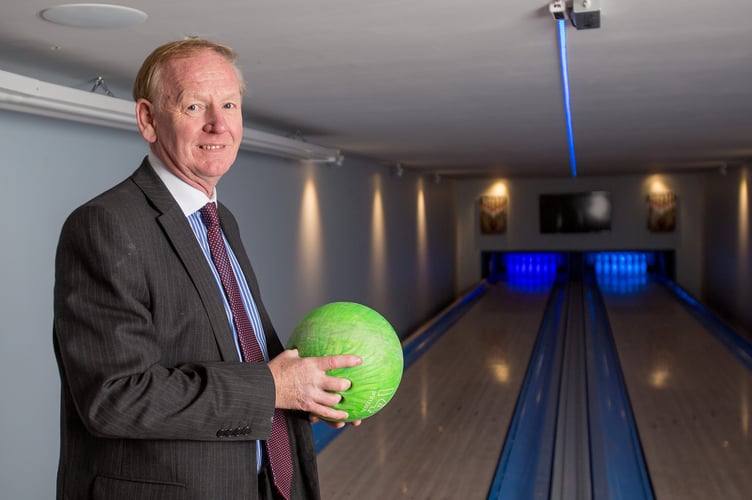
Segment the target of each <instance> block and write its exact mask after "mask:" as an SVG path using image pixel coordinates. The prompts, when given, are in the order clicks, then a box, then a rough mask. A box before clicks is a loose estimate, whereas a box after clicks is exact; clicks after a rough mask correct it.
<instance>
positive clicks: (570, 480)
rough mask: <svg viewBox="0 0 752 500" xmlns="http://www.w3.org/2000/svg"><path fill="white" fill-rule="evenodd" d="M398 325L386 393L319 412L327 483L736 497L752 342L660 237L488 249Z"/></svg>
mask: <svg viewBox="0 0 752 500" xmlns="http://www.w3.org/2000/svg"><path fill="white" fill-rule="evenodd" d="M482 260H483V269H484V271H483V273H484V279H483V281H482V282H481V283H480V284H479V285H478V286H477V287H476V288H474V289H473V290H471V291H469V292H468V293H467V294H466V295H464V296H463V297H461V298H460V299H458V300H457V301H456V302H455V303H453V304H452V305H451V306H449V307H447V308H446V309H445V310H444V311H442V313H441V314H439V315H438V316H437V317H436V318H435V319H434V320H433V321H432V322H430V323H429V324H427V325H424V326H423V327H422V328H420V329H419V330H418V331H416V332H414V333H413V334H412V335H411V336H410V337H409V338H407V339H405V341H404V342H403V350H404V355H405V371H404V374H403V378H402V383H401V386H400V388H399V390H398V391H397V394H396V395H395V396H394V398H393V399H392V401H391V402H390V403H389V405H387V406H386V407H385V408H384V409H383V410H382V411H381V412H380V413H378V414H376V415H374V416H372V417H370V418H369V419H367V420H365V421H364V422H363V424H362V426H361V427H359V428H348V429H345V430H344V431H332V430H331V429H330V428H328V427H326V426H324V425H323V424H317V425H316V426H314V433H315V435H316V441H317V442H316V445H317V448H318V452H319V453H318V463H319V472H320V476H321V485H322V496H323V498H326V499H328V500H335V499H355V498H357V499H374V500H376V499H378V500H382V499H386V498H388V499H396V498H412V499H435V500H439V499H486V498H487V499H505V500H506V499H549V498H550V499H571V500H585V499H591V498H592V499H617V498H619V499H629V500H640V499H653V498H657V499H682V500H692V499H697V500H707V499H742V498H749V497H750V495H752V474H751V473H750V471H752V438H750V432H751V430H750V412H751V410H752V343H751V342H750V338H749V335H748V333H745V332H741V331H737V330H735V329H733V328H732V327H730V326H729V325H728V324H726V323H725V322H723V321H722V320H721V319H719V317H717V316H716V315H714V314H713V313H712V312H711V311H709V310H707V309H706V308H704V307H703V306H702V305H701V304H699V303H698V302H697V301H696V300H694V298H693V297H692V296H691V295H690V294H688V293H687V292H686V291H684V290H683V289H682V288H681V287H679V286H678V285H677V284H676V283H675V282H674V280H673V267H674V262H673V261H674V256H673V254H672V252H660V251H645V252H639V251H637V252H634V251H632V252H545V253H544V252H540V253H518V252H508V253H505V252H486V253H484V254H483V256H482Z"/></svg>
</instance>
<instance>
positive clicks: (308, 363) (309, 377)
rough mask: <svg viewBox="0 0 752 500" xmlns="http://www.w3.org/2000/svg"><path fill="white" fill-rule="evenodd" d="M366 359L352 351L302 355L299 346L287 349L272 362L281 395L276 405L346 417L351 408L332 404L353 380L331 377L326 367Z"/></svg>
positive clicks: (341, 365)
mask: <svg viewBox="0 0 752 500" xmlns="http://www.w3.org/2000/svg"><path fill="white" fill-rule="evenodd" d="M362 362H363V360H362V359H361V358H360V357H358V356H354V355H349V354H345V355H338V356H322V357H310V358H301V357H300V355H299V354H298V350H297V349H291V350H286V351H283V352H282V353H281V354H280V355H279V356H277V357H276V358H274V359H272V360H271V361H270V362H269V370H271V372H272V377H273V378H274V386H275V392H276V398H277V400H276V405H275V406H276V407H277V408H282V409H286V410H302V411H306V412H309V413H312V414H315V415H319V416H321V417H324V418H326V419H332V420H344V419H346V418H347V412H344V411H341V410H335V409H333V408H331V406H333V405H336V404H337V403H339V402H340V400H341V399H342V397H341V396H340V395H339V394H336V393H337V392H342V391H346V390H347V389H349V388H350V381H349V380H347V379H344V378H338V377H331V376H329V375H327V374H326V371H327V370H332V369H334V368H347V367H351V366H358V365H359V364H361V363H362ZM359 423H360V422H358V424H359ZM343 425H344V424H343ZM339 427H341V426H339Z"/></svg>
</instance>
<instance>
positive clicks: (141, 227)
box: [54, 39, 361, 500]
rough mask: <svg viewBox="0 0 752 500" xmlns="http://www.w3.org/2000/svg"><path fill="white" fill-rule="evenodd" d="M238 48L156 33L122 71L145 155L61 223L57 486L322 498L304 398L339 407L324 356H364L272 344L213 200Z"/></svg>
mask: <svg viewBox="0 0 752 500" xmlns="http://www.w3.org/2000/svg"><path fill="white" fill-rule="evenodd" d="M234 59H235V54H234V51H233V50H232V49H230V48H228V47H225V46H223V45H220V44H215V43H213V42H209V41H206V40H198V39H191V40H183V41H178V42H173V43H169V44H166V45H164V46H162V47H160V48H158V49H156V50H155V51H154V52H153V53H152V54H151V55H150V56H149V57H148V58H147V59H146V60H145V61H144V64H143V66H142V68H141V70H140V71H139V74H138V76H137V78H136V82H135V85H134V98H135V99H136V118H137V121H138V126H139V130H140V131H141V135H142V136H143V138H144V139H145V140H146V141H147V142H148V143H149V145H150V154H149V156H148V157H147V158H146V159H144V161H143V163H142V164H141V166H140V167H139V168H138V169H137V170H136V171H135V173H134V174H133V175H132V176H131V177H130V178H128V179H127V180H125V181H123V182H122V183H120V184H118V185H117V186H115V187H113V188H112V189H110V190H109V191H107V192H105V193H103V194H102V195H100V196H98V197H96V198H95V199H93V200H92V201H90V202H88V203H86V204H85V205H83V206H82V207H80V208H78V209H77V210H75V211H74V212H73V213H72V214H71V216H70V217H69V218H68V220H67V221H66V223H65V225H64V227H63V230H62V233H61V236H60V242H59V246H58V253H57V258H56V276H55V297H54V298H55V319H54V343H55V353H56V357H57V360H58V365H59V370H60V377H61V382H62V400H61V414H62V417H61V452H60V464H59V470H58V487H57V496H58V498H59V499H61V498H64V499H76V500H81V499H88V498H92V499H107V500H118V499H128V500H144V499H151V498H153V499H159V500H168V499H177V498H180V499H196V500H199V499H200V500H215V499H216V500H232V499H240V498H243V499H251V498H294V499H308V498H318V497H319V491H318V479H317V470H316V463H315V450H314V445H313V440H312V436H311V428H310V423H309V418H310V420H312V421H315V420H316V418H312V417H309V414H315V415H319V416H322V417H324V418H327V419H333V420H343V419H344V418H346V416H347V415H346V413H344V412H341V411H336V410H334V409H332V408H331V406H332V405H334V404H336V403H337V402H338V401H339V399H340V397H339V395H337V394H335V393H336V392H337V391H343V390H346V389H347V388H348V387H349V381H347V380H345V379H341V378H335V377H330V376H327V375H326V370H328V369H332V368H335V367H348V366H355V365H357V364H359V363H360V362H361V360H360V358H358V357H356V356H332V357H321V358H305V359H303V358H300V357H299V356H298V353H297V351H294V350H293V351H285V350H283V347H282V345H281V343H280V341H279V339H278V337H277V335H276V333H275V331H274V328H273V327H272V324H271V321H270V319H269V317H268V315H267V312H266V310H265V309H264V307H263V304H262V303H261V298H260V293H259V289H258V284H257V282H256V278H255V276H254V273H253V270H252V269H251V264H250V261H249V260H248V257H247V256H246V252H245V250H244V248H243V245H242V243H241V241H240V234H239V230H238V226H237V224H236V222H235V219H234V218H233V216H232V214H231V213H230V212H229V211H228V210H227V209H226V208H225V207H224V206H223V205H221V204H216V189H215V186H216V185H217V182H218V181H219V180H220V179H221V178H222V176H223V175H224V174H225V173H226V172H227V171H228V170H229V168H230V166H231V165H232V163H233V162H234V161H235V157H236V155H237V152H238V147H239V145H240V141H241V139H242V133H243V125H242V117H241V99H242V96H243V91H244V84H243V80H242V76H241V74H240V72H239V70H238V69H237V68H236V66H235V65H234ZM212 214H213V215H212ZM217 216H218V218H219V222H220V224H221V229H220V227H219V226H218V225H217V224H216V222H217V221H216V217H217ZM212 217H214V218H213V219H212ZM229 269H231V270H230V271H229V272H228V270H229ZM228 276H229V277H228ZM249 332H250V333H249ZM358 423H359V422H356V424H358ZM340 425H342V424H340ZM280 457H281V458H280ZM280 464H282V465H281V466H280Z"/></svg>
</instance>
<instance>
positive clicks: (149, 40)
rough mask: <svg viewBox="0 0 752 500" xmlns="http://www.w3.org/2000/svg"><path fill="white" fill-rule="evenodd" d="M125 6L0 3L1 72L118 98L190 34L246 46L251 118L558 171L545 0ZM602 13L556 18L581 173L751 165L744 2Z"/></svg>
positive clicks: (557, 76)
mask: <svg viewBox="0 0 752 500" xmlns="http://www.w3.org/2000/svg"><path fill="white" fill-rule="evenodd" d="M109 3H116V2H109ZM119 4H120V5H124V6H129V7H134V8H137V9H140V10H143V11H144V12H146V13H147V14H148V16H149V17H148V19H147V21H146V22H145V23H143V24H140V25H137V26H134V27H128V28H116V29H92V28H73V27H65V26H59V25H55V24H52V23H49V22H47V21H44V20H43V19H42V18H41V17H40V16H39V12H40V11H41V10H43V9H45V8H48V7H51V6H53V5H56V4H55V3H54V0H52V1H51V0H24V1H18V0H0V69H4V70H6V71H13V72H16V73H20V74H23V75H26V76H31V77H34V78H38V79H41V80H45V81H50V82H52V83H57V84H62V85H66V86H71V87H76V88H80V89H86V90H88V89H90V88H92V87H93V83H94V81H95V79H96V78H97V77H98V76H102V77H104V80H105V82H106V84H107V85H108V87H109V88H110V90H112V91H113V92H114V93H115V94H116V95H117V96H118V97H123V98H129V95H130V86H131V84H132V81H133V77H134V75H135V73H136V71H137V69H138V66H139V65H140V63H141V61H142V60H143V59H144V57H145V56H146V55H147V54H148V53H149V52H150V51H151V50H152V49H153V48H154V47H156V46H157V45H159V44H161V43H163V42H166V41H168V40H173V39H177V38H182V37H185V36H202V37H207V38H211V39H215V40H218V41H221V42H223V43H227V44H229V45H231V46H233V47H234V48H235V49H237V50H238V52H239V54H240V60H239V62H240V66H241V67H242V68H243V70H244V73H245V75H246V79H247V80H248V83H249V89H250V92H249V94H248V97H247V101H246V102H245V103H244V107H245V113H246V117H247V122H246V125H250V126H254V127H257V128H267V129H269V128H270V129H271V130H274V131H276V132H278V133H280V134H281V135H288V134H290V135H291V134H295V133H299V134H302V136H303V137H305V139H306V140H308V141H309V142H312V143H316V144H321V145H324V146H329V147H333V148H337V149H341V150H342V151H343V152H344V154H345V157H347V156H348V155H364V156H367V157H371V158H374V159H376V160H378V161H382V162H384V163H385V164H396V163H401V164H403V165H404V167H405V168H406V169H415V170H418V169H420V170H425V171H426V172H430V173H440V174H442V175H447V176H451V175H501V176H509V177H511V176H531V175H534V176H545V177H566V176H569V175H570V163H569V154H568V149H567V133H566V124H565V119H564V116H565V115H564V108H563V95H562V85H561V72H560V68H559V49H558V38H557V29H556V23H555V21H554V20H553V18H552V17H551V15H550V14H549V13H548V2H546V1H539V0H537V1H527V2H526V1H519V0H518V1H516V2H515V1H509V0H371V1H370V2H359V1H357V0H316V1H312V0H211V1H207V0H201V1H199V0H160V1H154V0H125V1H122V2H119ZM601 9H602V10H601V27H600V28H599V29H591V30H580V31H578V30H575V29H574V28H573V27H571V26H569V28H568V29H567V44H568V58H569V78H570V87H571V104H572V117H573V125H574V141H575V148H576V158H577V172H578V176H590V175H604V174H621V173H629V172H657V171H663V172H666V171H672V170H681V171H686V170H692V169H703V168H719V167H720V166H721V165H728V166H731V167H733V166H735V165H739V164H743V163H749V162H752V90H751V89H752V22H751V21H750V17H752V3H750V2H749V1H748V0H704V1H697V0H685V1H679V0H665V1H659V0H656V1H647V0H621V1H618V0H601ZM53 47H57V50H53ZM345 161H346V160H345Z"/></svg>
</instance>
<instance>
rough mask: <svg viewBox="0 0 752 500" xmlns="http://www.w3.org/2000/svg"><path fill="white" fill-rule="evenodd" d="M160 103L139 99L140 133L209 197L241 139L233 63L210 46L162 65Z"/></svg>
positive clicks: (170, 165)
mask: <svg viewBox="0 0 752 500" xmlns="http://www.w3.org/2000/svg"><path fill="white" fill-rule="evenodd" d="M160 83H161V86H162V87H161V90H162V97H161V100H160V102H159V103H150V102H149V101H146V100H140V101H139V103H138V104H137V107H136V109H137V114H138V115H139V125H140V128H141V134H142V135H143V136H144V138H145V139H146V140H147V141H148V142H150V143H151V148H152V151H153V152H154V154H156V155H157V156H158V157H159V158H160V159H161V160H162V162H164V164H165V165H166V166H167V168H169V169H170V170H171V171H172V172H173V173H174V174H175V175H177V176H178V177H180V178H181V179H182V180H184V181H185V182H187V183H188V184H190V185H192V186H194V187H197V188H198V189H201V190H202V191H204V192H205V193H206V194H207V196H211V194H212V193H213V191H214V186H215V185H216V184H217V182H218V181H219V179H220V178H221V177H222V176H223V175H224V174H225V173H226V172H227V171H228V170H229V169H230V167H231V166H232V164H233V162H234V161H235V157H236V156H237V153H238V148H239V146H240V142H241V140H242V138H243V118H242V115H241V98H242V95H241V91H240V83H239V81H238V77H237V74H236V72H235V70H234V68H233V66H232V65H231V64H230V63H229V62H227V61H226V60H225V59H224V58H222V56H220V55H218V54H216V53H214V52H212V51H209V50H206V51H203V52H200V53H199V54H197V55H194V56H191V57H186V58H180V59H174V60H172V61H168V62H167V63H166V64H165V65H164V66H163V67H162V74H161V81H160Z"/></svg>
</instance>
